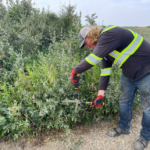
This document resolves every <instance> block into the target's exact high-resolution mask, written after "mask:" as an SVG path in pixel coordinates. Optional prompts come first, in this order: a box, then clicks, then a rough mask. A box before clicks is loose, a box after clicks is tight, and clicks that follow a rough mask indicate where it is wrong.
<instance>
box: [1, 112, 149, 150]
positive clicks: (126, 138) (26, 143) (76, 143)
mask: <svg viewBox="0 0 150 150" xmlns="http://www.w3.org/2000/svg"><path fill="white" fill-rule="evenodd" d="M141 119H142V110H136V111H135V112H134V113H133V118H132V122H131V128H130V134H129V135H120V136H119V137H109V136H108V135H107V131H108V130H109V129H110V128H113V127H116V120H119V118H118V116H117V117H115V120H113V121H111V122H110V121H109V122H106V121H104V120H100V121H99V122H97V123H93V124H92V125H84V126H81V125H80V126H76V127H75V128H73V129H72V130H71V132H72V133H73V136H68V137H63V135H64V132H62V131H55V130H54V131H51V132H50V133H48V134H46V135H45V134H44V135H41V136H39V138H35V139H32V140H28V139H23V138H22V139H20V141H17V142H16V141H12V140H10V141H3V140H2V139H1V142H0V150H133V148H132V143H133V142H134V141H135V140H136V139H138V137H139V134H140V130H141V128H142V127H141ZM145 150H150V144H149V145H148V146H147V148H146V149H145Z"/></svg>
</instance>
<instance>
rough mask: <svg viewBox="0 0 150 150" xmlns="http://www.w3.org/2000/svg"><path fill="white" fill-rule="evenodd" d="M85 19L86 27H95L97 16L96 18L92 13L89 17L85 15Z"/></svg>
mask: <svg viewBox="0 0 150 150" xmlns="http://www.w3.org/2000/svg"><path fill="white" fill-rule="evenodd" d="M85 18H86V20H85V21H86V22H87V24H88V25H96V21H95V20H96V19H97V18H98V16H96V13H94V14H92V15H91V16H89V15H86V16H85Z"/></svg>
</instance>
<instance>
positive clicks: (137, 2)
mask: <svg viewBox="0 0 150 150" xmlns="http://www.w3.org/2000/svg"><path fill="white" fill-rule="evenodd" d="M4 1H6V0H4ZM32 2H34V3H36V5H35V7H36V8H40V9H42V8H43V7H44V8H45V9H48V7H49V10H50V11H52V12H55V13H58V12H59V11H60V6H61V4H65V5H68V4H69V3H70V4H72V5H76V12H77V13H78V14H79V12H80V11H81V12H82V18H81V21H82V25H85V24H86V21H85V16H86V15H89V16H91V15H92V14H94V13H96V15H97V16H98V18H97V19H96V23H97V24H98V25H102V24H104V25H117V26H150V0H32Z"/></svg>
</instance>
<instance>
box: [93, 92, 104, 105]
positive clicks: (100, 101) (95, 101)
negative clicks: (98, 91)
mask: <svg viewBox="0 0 150 150" xmlns="http://www.w3.org/2000/svg"><path fill="white" fill-rule="evenodd" d="M102 100H103V96H102V95H98V96H97V98H96V99H95V100H94V105H92V107H101V105H103V102H102Z"/></svg>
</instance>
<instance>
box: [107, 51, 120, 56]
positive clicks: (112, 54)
mask: <svg viewBox="0 0 150 150" xmlns="http://www.w3.org/2000/svg"><path fill="white" fill-rule="evenodd" d="M119 54H120V53H119V52H118V51H116V50H114V51H113V52H111V53H110V54H109V55H110V56H111V57H114V58H116V57H118V55H119Z"/></svg>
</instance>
